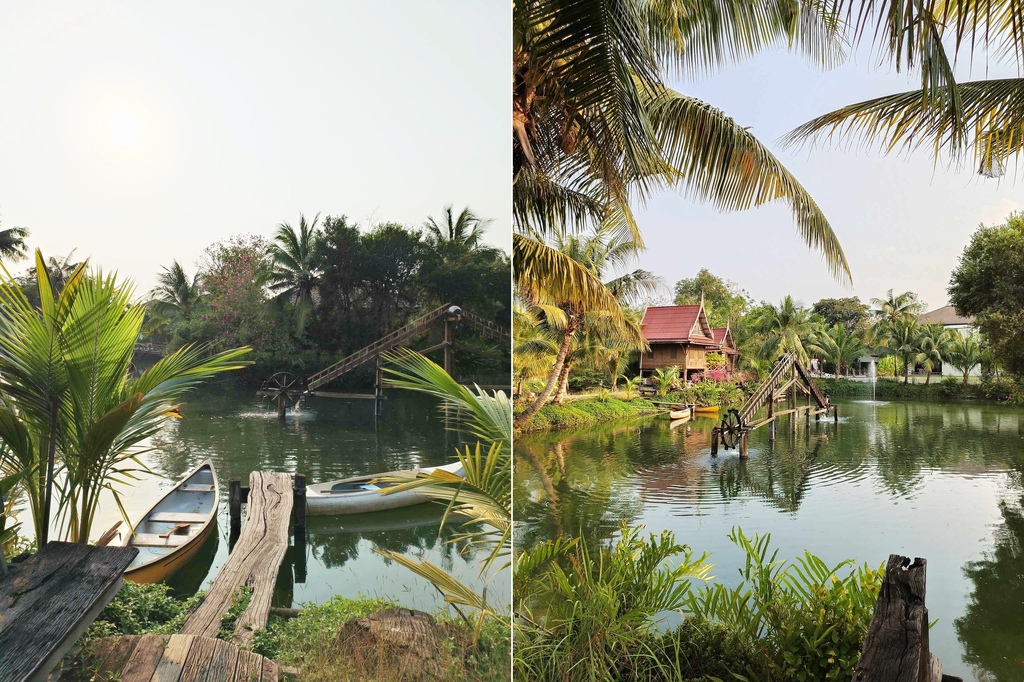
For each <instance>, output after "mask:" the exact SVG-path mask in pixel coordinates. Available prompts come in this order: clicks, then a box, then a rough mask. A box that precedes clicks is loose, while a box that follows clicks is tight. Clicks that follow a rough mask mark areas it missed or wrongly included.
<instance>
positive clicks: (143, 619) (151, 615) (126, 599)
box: [85, 580, 203, 640]
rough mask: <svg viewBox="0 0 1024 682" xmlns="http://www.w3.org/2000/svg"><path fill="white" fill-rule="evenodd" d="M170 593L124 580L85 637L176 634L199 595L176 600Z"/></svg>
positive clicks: (164, 588)
mask: <svg viewBox="0 0 1024 682" xmlns="http://www.w3.org/2000/svg"><path fill="white" fill-rule="evenodd" d="M170 591H171V588H170V587H168V586H167V585H163V584H160V583H154V584H142V583H133V582H130V581H127V580H126V581H125V582H124V584H123V585H122V586H121V589H120V590H119V591H118V593H117V595H116V596H115V597H114V598H113V599H112V600H111V601H110V603H109V604H107V606H106V608H105V609H103V611H102V612H101V613H100V615H99V617H98V618H97V619H96V620H95V621H94V622H93V624H92V625H90V626H89V629H88V630H86V633H85V638H86V639H87V640H88V639H92V638H95V637H109V636H114V635H147V634H173V633H175V632H177V631H178V630H180V629H181V626H182V624H184V622H185V617H186V616H188V614H189V613H190V612H191V611H192V609H194V608H195V607H196V606H197V605H198V604H199V602H200V601H202V598H203V593H201V592H200V593H199V594H196V595H195V596H193V597H190V598H188V599H178V598H176V597H174V596H172V595H171V593H170Z"/></svg>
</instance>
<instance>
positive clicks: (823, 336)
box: [809, 324, 868, 376]
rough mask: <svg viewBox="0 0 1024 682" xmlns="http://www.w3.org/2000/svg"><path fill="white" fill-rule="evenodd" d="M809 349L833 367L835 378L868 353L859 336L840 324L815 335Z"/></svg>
mask: <svg viewBox="0 0 1024 682" xmlns="http://www.w3.org/2000/svg"><path fill="white" fill-rule="evenodd" d="M809 349H810V350H811V352H812V353H815V354H816V355H818V356H819V357H821V359H822V360H824V361H825V362H830V363H832V364H833V365H835V368H836V375H837V376H838V375H842V374H843V370H844V369H849V367H850V365H851V364H852V363H854V362H856V361H857V358H859V357H860V356H862V355H864V354H865V353H867V352H868V349H867V348H866V347H865V346H864V343H863V341H862V340H861V336H860V334H858V333H856V332H850V331H849V330H848V329H847V327H845V326H843V325H842V324H834V325H832V326H831V327H829V328H828V329H825V330H822V331H820V332H818V333H815V334H814V335H813V337H812V340H811V343H810V344H809Z"/></svg>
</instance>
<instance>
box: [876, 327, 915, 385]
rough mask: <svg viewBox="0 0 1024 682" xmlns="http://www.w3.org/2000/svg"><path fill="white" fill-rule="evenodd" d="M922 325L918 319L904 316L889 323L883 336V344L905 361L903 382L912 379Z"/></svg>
mask: <svg viewBox="0 0 1024 682" xmlns="http://www.w3.org/2000/svg"><path fill="white" fill-rule="evenodd" d="M920 330H921V325H919V324H918V323H917V319H915V318H912V317H903V318H900V319H898V320H896V322H894V323H891V324H887V325H886V327H885V335H884V336H883V337H882V341H883V344H884V345H885V347H886V348H888V349H889V352H891V353H892V354H893V355H895V356H896V357H898V358H899V359H900V360H902V361H903V383H905V384H906V383H909V381H910V368H911V366H913V364H914V358H915V357H917V354H918V352H919V346H918V338H919V336H920Z"/></svg>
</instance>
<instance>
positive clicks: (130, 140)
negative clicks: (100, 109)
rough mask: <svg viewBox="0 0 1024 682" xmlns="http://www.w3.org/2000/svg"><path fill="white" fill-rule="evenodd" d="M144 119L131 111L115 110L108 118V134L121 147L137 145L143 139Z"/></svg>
mask: <svg viewBox="0 0 1024 682" xmlns="http://www.w3.org/2000/svg"><path fill="white" fill-rule="evenodd" d="M143 132H144V131H143V128H142V121H140V120H139V117H138V116H136V115H135V114H134V113H132V112H131V111H127V110H123V109H121V110H118V111H114V112H112V113H111V114H110V116H109V117H108V118H107V134H108V135H109V136H110V139H111V141H112V142H113V143H114V144H116V145H118V146H119V147H125V148H130V147H135V146H137V145H138V144H139V142H141V141H142V135H143Z"/></svg>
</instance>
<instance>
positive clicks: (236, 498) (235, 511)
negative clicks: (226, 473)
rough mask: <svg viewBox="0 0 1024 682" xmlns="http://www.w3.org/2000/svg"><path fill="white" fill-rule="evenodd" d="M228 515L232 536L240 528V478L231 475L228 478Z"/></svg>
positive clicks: (236, 534) (236, 535) (235, 536)
mask: <svg viewBox="0 0 1024 682" xmlns="http://www.w3.org/2000/svg"><path fill="white" fill-rule="evenodd" d="M228 517H229V518H230V521H231V534H230V536H231V537H232V538H237V537H238V533H239V532H240V531H241V530H242V479H240V478H238V477H237V476H232V477H231V478H229V479H228Z"/></svg>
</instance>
